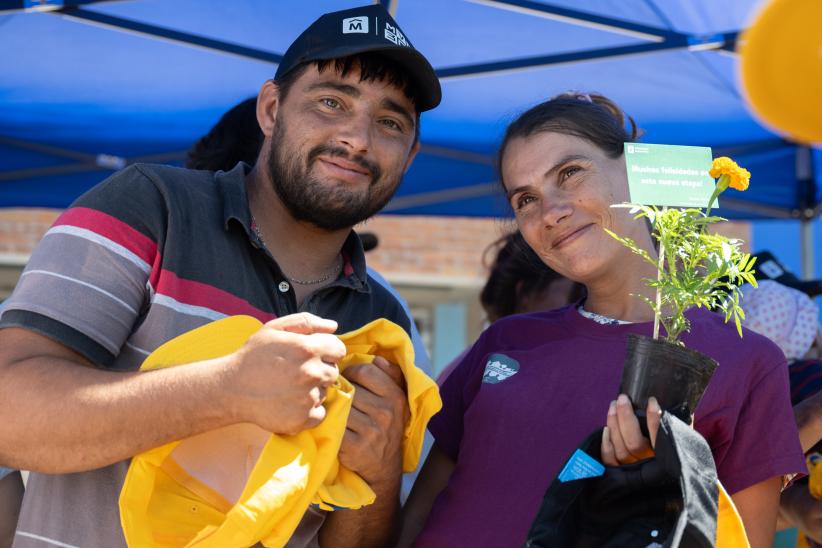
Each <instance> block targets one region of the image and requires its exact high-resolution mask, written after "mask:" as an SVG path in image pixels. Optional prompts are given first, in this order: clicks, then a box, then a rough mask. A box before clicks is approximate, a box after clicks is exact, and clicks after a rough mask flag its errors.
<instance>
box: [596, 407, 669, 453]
mask: <svg viewBox="0 0 822 548" xmlns="http://www.w3.org/2000/svg"><path fill="white" fill-rule="evenodd" d="M645 415H646V417H647V421H648V433H649V434H650V435H651V440H650V441H648V438H646V437H645V436H643V435H642V432H641V431H640V429H639V421H638V420H637V418H636V415H634V409H633V407H632V406H631V400H630V399H628V396H626V395H625V394H620V395H619V397H618V398H617V399H616V401H612V402H611V405H610V407H608V420H607V422H606V424H607V426H606V427H605V428H604V429H603V431H602V448H601V451H602V462H603V463H604V464H605V465H607V466H621V465H623V464H631V463H633V462H637V461H640V460H644V459H649V458H652V457H653V456H654V445H655V444H656V433H657V431H658V430H659V418H660V416H661V415H662V410H661V409H660V408H659V403H657V401H656V398H653V397H652V398H648V407H647V408H646V409H645Z"/></svg>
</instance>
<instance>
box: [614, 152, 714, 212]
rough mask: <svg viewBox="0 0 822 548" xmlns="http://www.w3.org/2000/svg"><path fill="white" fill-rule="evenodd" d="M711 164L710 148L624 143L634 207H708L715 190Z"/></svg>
mask: <svg viewBox="0 0 822 548" xmlns="http://www.w3.org/2000/svg"><path fill="white" fill-rule="evenodd" d="M711 162H712V157H711V149H710V148H708V147H686V146H676V145H652V144H645V143H625V167H626V168H627V169H628V186H629V187H630V190H631V203H634V204H642V205H656V206H672V207H707V205H708V200H709V199H710V198H711V194H713V191H714V186H715V182H714V180H713V179H712V178H711V176H710V175H708V170H709V169H711ZM718 206H719V201H717V202H715V203H714V207H718Z"/></svg>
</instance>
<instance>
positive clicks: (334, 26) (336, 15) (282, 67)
mask: <svg viewBox="0 0 822 548" xmlns="http://www.w3.org/2000/svg"><path fill="white" fill-rule="evenodd" d="M364 52H374V53H380V54H381V55H384V56H385V57H388V58H390V59H392V60H394V61H396V62H397V63H398V64H400V65H401V66H402V67H404V68H405V69H406V70H407V71H408V74H409V75H410V77H411V79H412V80H413V81H414V83H415V84H416V87H417V89H418V91H419V96H418V97H417V98H416V100H417V104H416V107H417V110H418V111H419V112H423V111H426V110H431V109H432V108H434V107H436V106H437V105H439V104H440V100H441V99H442V90H441V89H440V81H439V79H438V78H437V74H436V73H435V72H434V69H433V67H432V66H431V63H429V62H428V60H427V59H426V58H425V57H423V55H422V54H421V53H420V52H419V51H417V50H416V49H414V46H412V45H411V42H410V41H409V40H408V38H407V37H406V36H405V33H404V32H403V31H402V30H401V29H400V27H399V25H397V22H396V21H394V18H393V17H391V15H390V14H389V13H388V11H386V9H385V8H384V7H382V5H380V4H372V5H369V6H363V7H360V8H353V9H348V10H343V11H335V12H333V13H326V14H325V15H323V16H322V17H320V18H319V19H317V20H316V21H314V22H313V23H312V24H311V26H309V27H308V28H307V29H305V31H303V33H302V34H300V35H299V36H298V37H297V39H296V40H294V42H293V43H292V44H291V45H290V46H289V47H288V50H287V51H286V52H285V54H284V55H283V59H282V61H280V64H279V66H278V67H277V73H276V74H275V76H274V78H275V79H276V78H280V77H282V76H283V75H285V74H287V73H288V72H290V71H291V70H293V69H295V68H296V67H298V66H299V65H302V64H303V63H306V62H309V61H321V60H329V59H338V58H340V57H347V56H349V55H355V54H357V53H364Z"/></svg>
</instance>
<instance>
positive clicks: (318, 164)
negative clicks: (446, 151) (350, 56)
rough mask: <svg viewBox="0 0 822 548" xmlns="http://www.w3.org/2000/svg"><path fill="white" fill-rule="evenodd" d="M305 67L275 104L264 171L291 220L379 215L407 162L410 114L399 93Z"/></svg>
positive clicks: (329, 226)
mask: <svg viewBox="0 0 822 548" xmlns="http://www.w3.org/2000/svg"><path fill="white" fill-rule="evenodd" d="M359 80H360V73H359V70H358V69H354V70H352V71H351V72H350V73H349V74H347V75H346V76H345V77H343V76H341V75H340V74H339V73H338V72H337V71H335V70H334V68H333V67H331V68H328V69H326V70H325V71H324V72H322V73H320V72H319V71H318V70H317V68H316V67H315V66H313V65H312V66H310V67H308V69H307V70H306V71H305V73H304V74H302V75H301V76H300V77H299V78H298V79H297V80H296V81H295V82H294V84H293V85H292V87H291V89H290V90H289V92H288V95H287V96H286V98H285V99H284V100H281V101H280V102H279V104H278V106H277V112H276V118H275V121H274V127H273V130H272V137H271V150H270V154H269V158H268V170H269V175H270V177H271V181H272V184H273V185H274V189H275V190H276V192H277V195H278V196H279V198H280V200H281V201H282V202H283V204H285V206H286V207H287V208H288V210H289V212H290V213H291V215H292V216H293V217H294V218H295V219H297V220H299V221H305V222H309V223H311V224H313V225H315V226H317V227H319V228H322V229H325V230H328V231H335V230H341V229H345V228H349V227H352V226H354V225H356V224H357V223H359V222H361V221H363V220H365V219H367V218H369V217H371V216H372V215H374V214H375V213H377V212H378V211H379V210H381V209H382V208H383V207H384V206H385V205H386V204H387V203H388V201H389V200H390V199H391V197H392V196H393V195H394V192H395V191H396V189H397V186H398V185H399V183H400V179H401V178H402V175H403V174H404V173H405V170H406V169H407V168H408V166H409V165H410V163H411V160H412V159H413V156H414V154H416V150H417V148H418V145H415V142H414V135H415V124H416V110H415V108H414V104H413V103H412V102H411V100H410V99H409V98H408V97H406V96H405V94H404V93H403V91H402V90H401V89H399V88H396V87H394V86H391V85H390V84H387V83H384V82H380V81H375V82H360V81H359Z"/></svg>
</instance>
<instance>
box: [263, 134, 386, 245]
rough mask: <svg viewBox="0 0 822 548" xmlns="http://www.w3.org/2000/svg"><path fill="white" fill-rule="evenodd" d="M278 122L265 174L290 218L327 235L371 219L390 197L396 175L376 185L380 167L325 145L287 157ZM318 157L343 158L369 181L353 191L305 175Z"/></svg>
mask: <svg viewBox="0 0 822 548" xmlns="http://www.w3.org/2000/svg"><path fill="white" fill-rule="evenodd" d="M285 142H287V140H286V138H285V135H284V130H283V127H282V123H278V124H276V126H275V128H274V135H273V136H272V139H271V150H270V154H269V156H268V174H269V176H270V177H271V183H272V185H273V186H274V190H275V191H276V192H277V196H278V197H279V198H280V201H281V202H282V203H283V205H285V207H286V209H287V210H288V212H289V213H290V214H291V216H292V217H294V219H296V220H298V221H304V222H307V223H311V224H313V225H315V226H316V227H318V228H321V229H323V230H327V231H329V232H332V231H337V230H342V229H345V228H351V227H353V226H354V225H356V224H358V223H360V222H362V221H364V220H366V219H368V218H369V217H372V216H373V215H374V214H376V213H377V212H378V211H380V210H381V209H382V208H383V207H385V205H386V204H387V203H388V202H389V201H390V200H391V198H392V197H393V196H394V191H395V190H396V188H397V186H398V184H399V179H400V176H397V177H395V178H394V179H393V180H392V179H388V180H385V181H381V182H380V177H381V176H382V170H381V169H380V167H379V166H378V165H377V164H375V163H373V162H370V161H368V160H366V159H365V158H363V157H361V156H352V155H350V154H348V153H347V152H346V151H345V150H344V149H342V148H339V147H331V146H328V145H318V146H316V147H314V148H312V149H311V150H310V151H309V153H308V155H307V156H306V157H302V156H298V155H289V154H288V153H289V151H288V149H287V147H285V146H282V144H283V143H285ZM319 156H326V157H340V158H345V159H346V160H347V161H349V162H353V163H355V164H357V165H358V166H360V167H362V168H364V169H366V170H368V172H369V173H370V175H371V181H370V183H369V185H368V188H367V189H366V190H365V191H360V192H356V191H353V190H352V189H351V188H348V187H347V186H346V183H343V182H338V183H337V184H329V183H323V182H322V181H319V180H317V179H316V178H314V177H312V176H311V175H309V172H310V170H311V167H312V166H313V164H314V163H315V162H316V161H317V158H318V157H319Z"/></svg>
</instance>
